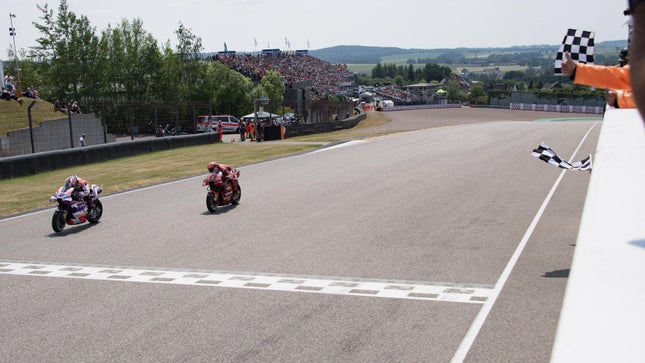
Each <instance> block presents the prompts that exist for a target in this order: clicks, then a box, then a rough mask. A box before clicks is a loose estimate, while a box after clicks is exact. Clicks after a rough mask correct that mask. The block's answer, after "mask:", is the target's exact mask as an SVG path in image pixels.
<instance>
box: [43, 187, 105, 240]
mask: <svg viewBox="0 0 645 363" xmlns="http://www.w3.org/2000/svg"><path fill="white" fill-rule="evenodd" d="M102 191H103V187H102V186H100V185H95V184H92V185H91V186H90V194H89V195H88V196H87V198H85V199H81V200H75V199H74V198H73V197H72V193H73V192H74V188H69V189H66V188H65V186H62V187H60V188H59V189H58V190H57V191H56V192H55V193H54V194H53V195H52V196H51V197H50V198H49V200H50V201H51V202H52V203H53V202H56V203H58V207H56V210H55V211H54V215H53V216H52V229H53V230H54V232H56V233H59V232H62V231H63V229H65V226H66V225H68V224H69V225H74V224H81V223H85V222H89V223H92V224H93V223H97V222H98V221H99V219H101V216H102V215H103V204H102V203H101V201H100V200H99V194H101V192H102Z"/></svg>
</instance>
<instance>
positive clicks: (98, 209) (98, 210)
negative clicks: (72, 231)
mask: <svg viewBox="0 0 645 363" xmlns="http://www.w3.org/2000/svg"><path fill="white" fill-rule="evenodd" d="M102 215H103V203H101V201H100V200H98V199H97V200H95V201H94V204H93V205H92V208H90V210H89V211H88V212H87V221H88V222H90V223H92V224H94V223H98V221H99V219H101V216H102Z"/></svg>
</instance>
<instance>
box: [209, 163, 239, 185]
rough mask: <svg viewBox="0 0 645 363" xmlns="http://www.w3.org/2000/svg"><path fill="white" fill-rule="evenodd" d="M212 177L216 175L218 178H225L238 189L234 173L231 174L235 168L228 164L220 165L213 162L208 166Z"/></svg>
mask: <svg viewBox="0 0 645 363" xmlns="http://www.w3.org/2000/svg"><path fill="white" fill-rule="evenodd" d="M206 168H207V169H208V172H209V173H210V175H213V174H216V175H217V178H218V179H220V180H222V179H224V178H225V180H227V181H228V182H229V183H231V185H232V186H233V187H237V185H236V183H235V182H234V179H233V173H232V172H231V171H232V170H233V168H231V167H230V166H229V165H226V164H218V163H216V162H214V161H211V162H210V163H208V165H207V166H206Z"/></svg>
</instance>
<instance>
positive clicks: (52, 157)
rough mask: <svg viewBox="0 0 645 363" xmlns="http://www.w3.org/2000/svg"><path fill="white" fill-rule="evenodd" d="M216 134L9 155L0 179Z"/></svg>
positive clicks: (0, 161) (0, 166)
mask: <svg viewBox="0 0 645 363" xmlns="http://www.w3.org/2000/svg"><path fill="white" fill-rule="evenodd" d="M217 136H218V135H217V134H215V133H206V134H197V135H181V136H168V137H159V138H149V139H139V140H132V141H124V142H112V143H109V144H98V145H92V146H86V147H77V148H73V149H64V150H57V151H46V152H41V153H35V154H28V155H19V156H10V157H5V158H0V179H10V178H17V177H21V176H26V175H33V174H36V173H41V172H43V171H50V170H57V169H62V168H66V167H70V166H77V165H85V164H91V163H97V162H102V161H108V160H112V159H117V158H122V157H127V156H134V155H139V154H145V153H150V152H155V151H163V150H169V149H175V148H179V147H185V146H195V145H204V144H212V143H214V142H217Z"/></svg>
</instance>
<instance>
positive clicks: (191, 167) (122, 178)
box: [0, 112, 389, 217]
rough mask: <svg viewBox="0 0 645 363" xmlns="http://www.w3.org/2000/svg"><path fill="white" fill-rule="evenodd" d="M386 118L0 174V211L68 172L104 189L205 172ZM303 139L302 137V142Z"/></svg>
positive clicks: (42, 198)
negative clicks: (280, 138)
mask: <svg viewBox="0 0 645 363" xmlns="http://www.w3.org/2000/svg"><path fill="white" fill-rule="evenodd" d="M387 122H389V120H388V119H387V118H386V116H385V115H384V114H383V113H377V112H370V113H369V115H368V117H367V119H366V120H364V121H362V122H361V123H359V125H358V126H356V127H355V128H353V129H351V130H341V131H335V132H330V133H325V134H316V135H308V136H300V137H294V138H291V139H288V140H285V141H287V142H280V143H271V142H268V143H256V142H246V143H240V142H237V143H217V144H209V145H201V146H191V147H184V148H179V149H172V150H165V151H160V152H155V153H150V154H145V155H138V156H132V157H126V158H120V159H114V160H110V161H106V162H102V163H95V164H89V165H82V166H75V167H70V168H65V169H59V170H54V171H48V172H43V173H40V174H37V175H30V176H25V177H20V178H13V179H4V180H0V195H2V196H3V197H2V203H0V217H6V216H9V215H13V214H17V213H22V212H26V211H30V210H34V209H38V208H43V207H47V206H49V205H50V203H49V197H50V195H51V194H52V193H53V192H54V191H55V189H57V188H58V187H59V186H60V185H62V183H63V182H64V181H65V178H67V177H68V176H69V175H70V174H76V175H78V176H80V177H82V178H85V179H87V180H88V182H90V183H94V184H101V185H103V188H104V192H103V193H104V194H105V195H107V194H112V193H117V192H121V191H125V190H131V189H135V188H140V187H144V186H148V185H153V184H158V183H163V182H168V181H172V180H178V179H182V178H187V177H191V176H196V175H200V174H204V175H205V174H206V164H207V163H208V162H209V161H211V160H216V161H218V162H220V163H224V164H229V165H231V166H233V167H240V166H243V165H249V164H253V163H257V162H261V161H265V160H270V159H275V158H279V157H284V156H287V155H293V154H298V153H302V152H306V151H309V150H313V149H316V148H319V147H321V146H322V145H324V144H325V143H327V142H333V141H340V140H348V139H354V138H361V137H367V136H372V135H379V134H384V133H389V132H385V131H374V132H370V130H369V129H370V128H371V127H374V126H379V125H383V124H385V123H387ZM305 142H306V143H305Z"/></svg>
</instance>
